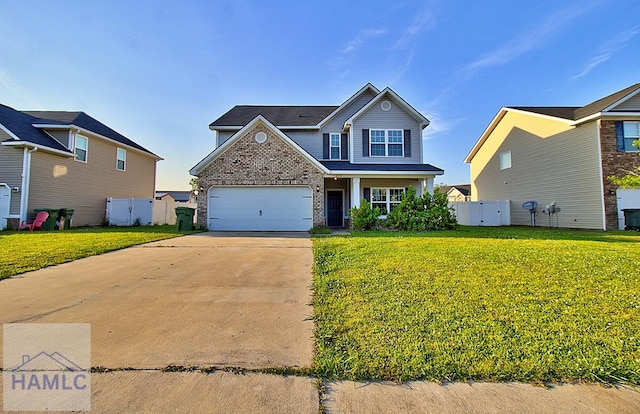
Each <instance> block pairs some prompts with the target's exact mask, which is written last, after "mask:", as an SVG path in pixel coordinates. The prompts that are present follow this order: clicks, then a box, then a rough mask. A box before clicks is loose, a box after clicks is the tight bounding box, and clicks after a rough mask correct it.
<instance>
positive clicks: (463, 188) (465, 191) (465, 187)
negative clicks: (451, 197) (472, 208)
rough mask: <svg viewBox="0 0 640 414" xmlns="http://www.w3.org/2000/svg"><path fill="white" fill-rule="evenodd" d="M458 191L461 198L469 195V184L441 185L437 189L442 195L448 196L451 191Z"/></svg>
mask: <svg viewBox="0 0 640 414" xmlns="http://www.w3.org/2000/svg"><path fill="white" fill-rule="evenodd" d="M454 189H455V190H458V191H459V192H460V194H462V195H463V196H468V195H469V194H471V184H457V185H443V186H442V187H439V188H438V191H440V192H441V193H443V194H449V193H450V192H451V191H452V190H454Z"/></svg>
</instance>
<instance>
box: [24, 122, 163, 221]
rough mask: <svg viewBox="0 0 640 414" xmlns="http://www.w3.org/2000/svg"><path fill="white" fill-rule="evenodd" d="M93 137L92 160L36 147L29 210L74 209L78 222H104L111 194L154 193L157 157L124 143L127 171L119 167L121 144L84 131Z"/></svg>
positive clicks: (136, 195)
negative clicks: (125, 146)
mask: <svg viewBox="0 0 640 414" xmlns="http://www.w3.org/2000/svg"><path fill="white" fill-rule="evenodd" d="M85 136H87V138H88V139H89V144H88V151H87V162H86V163H83V162H79V161H76V160H74V159H73V158H68V157H61V156H57V155H53V154H50V153H45V152H43V151H36V152H34V153H33V154H32V159H31V180H30V184H29V206H28V212H29V213H33V209H34V208H54V209H57V208H62V207H68V208H72V209H74V210H75V213H74V216H73V225H74V226H81V225H99V224H102V222H103V220H104V216H105V209H106V199H107V198H108V197H115V198H153V197H154V194H155V188H154V187H155V173H156V161H155V159H154V158H153V157H150V156H148V155H144V154H143V153H141V152H138V151H135V150H132V149H130V148H125V149H126V151H127V160H126V166H125V169H126V170H125V171H118V170H116V150H117V148H118V147H120V148H122V146H121V145H118V144H116V143H111V142H110V141H106V140H103V139H100V138H98V137H95V136H93V135H90V134H85Z"/></svg>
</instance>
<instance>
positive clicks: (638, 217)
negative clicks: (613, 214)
mask: <svg viewBox="0 0 640 414" xmlns="http://www.w3.org/2000/svg"><path fill="white" fill-rule="evenodd" d="M622 212H623V213H624V229H625V230H638V231H640V208H623V209H622Z"/></svg>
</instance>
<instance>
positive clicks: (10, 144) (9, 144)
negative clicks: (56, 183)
mask: <svg viewBox="0 0 640 414" xmlns="http://www.w3.org/2000/svg"><path fill="white" fill-rule="evenodd" d="M0 145H3V146H7V147H31V148H37V149H38V150H40V151H44V152H50V153H53V154H57V155H62V156H65V157H74V156H75V154H74V153H72V152H70V151H62V150H58V149H55V148H51V147H47V146H46V145H40V144H35V143H33V142H29V141H22V140H21V141H3V142H1V143H0Z"/></svg>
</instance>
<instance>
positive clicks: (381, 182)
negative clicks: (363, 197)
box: [360, 178, 422, 194]
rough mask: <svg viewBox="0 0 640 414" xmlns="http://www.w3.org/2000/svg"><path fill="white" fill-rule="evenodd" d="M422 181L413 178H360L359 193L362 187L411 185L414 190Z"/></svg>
mask: <svg viewBox="0 0 640 414" xmlns="http://www.w3.org/2000/svg"><path fill="white" fill-rule="evenodd" d="M421 185H422V181H419V180H417V179H415V178H362V179H361V180H360V194H363V192H362V189H363V188H371V187H374V188H407V187H413V188H415V189H416V192H417V191H418V190H419V189H420V186H421Z"/></svg>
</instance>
